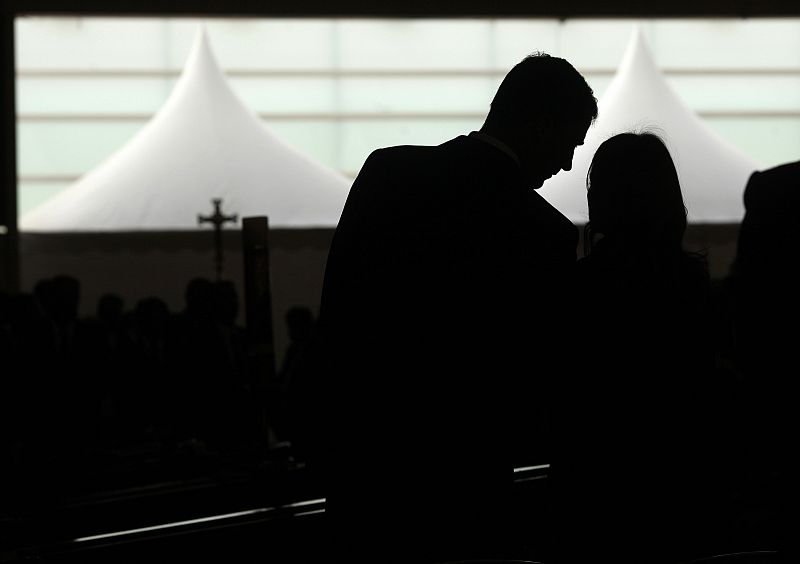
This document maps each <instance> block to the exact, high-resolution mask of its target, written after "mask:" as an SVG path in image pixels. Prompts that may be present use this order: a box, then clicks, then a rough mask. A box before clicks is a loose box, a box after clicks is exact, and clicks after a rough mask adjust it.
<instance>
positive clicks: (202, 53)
mask: <svg viewBox="0 0 800 564" xmlns="http://www.w3.org/2000/svg"><path fill="white" fill-rule="evenodd" d="M195 68H208V69H213V70H215V71H217V72H218V73H219V74H223V72H222V67H220V65H219V61H217V57H216V56H215V55H214V50H213V49H212V48H211V40H210V39H209V36H208V30H207V29H206V26H205V25H203V24H200V25H199V26H197V31H196V32H195V35H194V41H193V42H192V47H191V49H190V50H189V56H188V57H187V58H186V63H185V64H184V66H183V73H182V74H188V73H190V72H191V71H192V70H193V69H195Z"/></svg>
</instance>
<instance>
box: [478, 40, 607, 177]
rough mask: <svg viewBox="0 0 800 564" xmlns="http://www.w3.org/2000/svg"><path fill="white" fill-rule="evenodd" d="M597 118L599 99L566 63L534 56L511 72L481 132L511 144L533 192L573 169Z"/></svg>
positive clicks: (554, 58) (556, 58) (498, 92)
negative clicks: (588, 132)
mask: <svg viewBox="0 0 800 564" xmlns="http://www.w3.org/2000/svg"><path fill="white" fill-rule="evenodd" d="M595 118H597V99H596V98H595V97H594V93H593V92H592V89H591V88H590V87H589V85H588V84H587V83H586V80H585V79H584V78H583V77H582V76H581V75H580V73H579V72H578V71H577V70H575V68H574V67H573V66H572V65H571V64H570V63H568V62H567V61H566V60H564V59H560V58H558V57H551V56H550V55H547V54H544V53H535V54H533V55H530V56H528V57H526V58H525V59H523V60H522V61H521V62H520V63H518V64H517V65H516V66H514V68H512V69H511V70H510V71H509V73H508V74H507V75H506V77H505V78H504V79H503V82H502V83H501V84H500V87H499V88H498V89H497V93H496V94H495V97H494V100H492V105H491V110H490V111H489V115H488V116H487V117H486V123H485V124H484V126H483V127H482V128H481V130H482V131H484V132H485V133H488V134H490V135H492V136H494V137H496V138H498V139H499V140H501V141H503V142H504V143H506V144H508V145H509V146H510V147H511V148H512V149H513V150H514V152H516V154H517V156H518V157H519V159H520V162H521V164H522V169H523V172H524V174H525V176H526V180H527V181H528V182H529V183H530V184H531V186H532V187H533V188H539V187H541V186H542V184H543V183H544V181H545V180H547V179H548V178H550V177H551V176H553V175H555V174H556V173H558V172H559V171H561V170H570V169H571V168H572V156H573V153H574V151H575V147H577V146H578V145H582V144H583V140H584V137H585V135H586V131H587V130H588V129H589V126H590V125H591V124H592V122H594V120H595Z"/></svg>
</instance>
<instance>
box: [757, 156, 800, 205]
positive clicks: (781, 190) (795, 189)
mask: <svg viewBox="0 0 800 564" xmlns="http://www.w3.org/2000/svg"><path fill="white" fill-rule="evenodd" d="M798 198H800V161H795V162H791V163H786V164H782V165H778V166H775V167H772V168H768V169H765V170H761V171H756V172H754V173H753V174H752V175H751V176H750V178H749V179H748V181H747V186H746V187H745V197H744V200H745V208H752V207H753V206H754V205H759V204H760V203H764V204H767V205H769V204H768V202H773V203H777V201H778V200H779V201H780V202H781V204H780V205H783V203H785V202H784V201H785V200H786V199H789V200H791V201H792V202H796V201H797V199H798ZM765 199H766V201H765Z"/></svg>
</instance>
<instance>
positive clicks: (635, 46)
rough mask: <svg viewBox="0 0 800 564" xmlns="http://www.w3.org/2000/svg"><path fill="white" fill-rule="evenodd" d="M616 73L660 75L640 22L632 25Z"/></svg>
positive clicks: (645, 75) (638, 75) (619, 74)
mask: <svg viewBox="0 0 800 564" xmlns="http://www.w3.org/2000/svg"><path fill="white" fill-rule="evenodd" d="M616 74H617V76H623V75H634V76H637V77H640V78H646V77H652V76H654V75H656V76H660V75H661V71H660V70H659V68H658V65H657V64H656V61H655V59H654V58H653V54H652V52H651V51H650V47H649V46H648V44H647V38H646V37H645V34H644V31H643V30H642V26H641V24H636V25H635V26H633V30H632V31H631V37H630V39H629V40H628V46H627V48H626V49H625V54H624V55H623V56H622V61H621V62H620V65H619V69H618V70H617V73H616Z"/></svg>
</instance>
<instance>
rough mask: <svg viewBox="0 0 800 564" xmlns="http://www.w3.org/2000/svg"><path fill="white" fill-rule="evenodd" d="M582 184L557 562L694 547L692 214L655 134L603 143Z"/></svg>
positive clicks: (697, 277) (704, 468)
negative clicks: (687, 243)
mask: <svg viewBox="0 0 800 564" xmlns="http://www.w3.org/2000/svg"><path fill="white" fill-rule="evenodd" d="M587 189H588V203H589V223H588V224H587V225H586V228H585V245H586V249H587V254H586V256H585V257H584V258H582V259H581V260H579V261H578V263H577V267H576V284H577V287H576V294H575V295H576V296H582V299H579V300H578V302H579V303H578V305H577V307H578V311H577V312H576V314H577V315H578V318H579V319H582V320H583V322H582V325H583V332H582V335H581V344H580V345H579V353H580V354H579V355H577V356H579V360H578V361H577V364H576V365H575V364H574V365H573V366H574V367H576V370H575V372H574V373H573V374H574V377H571V378H569V379H568V387H566V388H565V390H566V391H567V392H568V393H569V395H566V394H564V395H563V398H565V399H564V402H563V404H562V409H561V410H560V416H559V419H558V420H557V423H556V433H557V436H558V437H559V446H558V447H557V449H558V450H557V451H556V455H555V456H554V460H553V468H552V477H553V484H554V492H555V503H556V506H555V507H556V510H557V511H558V512H559V517H560V521H559V523H560V529H561V532H562V536H561V538H560V540H559V541H558V542H559V546H558V547H557V554H556V557H557V558H558V556H561V557H562V558H563V559H565V560H566V561H572V559H574V558H575V557H578V556H580V557H589V558H590V559H597V561H606V560H608V561H611V560H612V559H613V560H615V561H640V562H641V561H648V562H651V561H661V560H664V561H666V560H668V559H669V558H675V557H681V556H684V555H691V554H693V551H696V550H700V551H701V552H702V548H701V549H698V548H697V546H696V545H697V544H698V543H701V542H705V540H707V539H705V538H704V539H700V536H698V533H697V531H696V527H695V525H696V520H697V517H698V516H699V515H705V512H706V511H707V509H708V505H709V502H707V501H706V500H705V496H706V495H707V494H708V490H704V487H705V485H706V483H707V478H708V475H709V474H710V473H711V468H710V466H709V459H710V457H712V454H711V452H712V451H711V450H709V449H712V448H713V445H711V444H708V437H709V427H708V422H707V420H708V419H709V418H710V415H709V409H710V407H709V404H708V401H709V391H710V390H709V380H710V377H711V374H712V370H713V358H714V357H713V348H712V347H711V346H710V345H709V342H708V341H709V335H708V332H707V327H708V323H709V321H710V319H709V310H708V307H709V302H708V299H709V290H710V286H709V276H708V270H707V266H706V262H705V260H704V258H703V257H702V256H701V255H698V254H694V253H690V252H687V251H686V250H684V247H683V236H684V232H685V230H686V226H687V219H686V218H687V212H686V208H685V206H684V202H683V197H682V194H681V187H680V182H679V179H678V174H677V171H676V169H675V165H674V163H673V161H672V158H671V156H670V153H669V150H668V149H667V147H666V145H665V144H664V142H663V141H662V140H661V139H660V138H659V137H658V136H656V135H654V134H652V133H623V134H620V135H616V136H614V137H611V138H610V139H608V140H607V141H605V142H604V143H603V144H602V145H600V147H599V148H598V150H597V152H596V154H595V156H594V159H593V161H592V164H591V166H590V168H589V174H588V177H587ZM699 490H700V491H699ZM709 533H710V530H706V531H704V532H703V535H704V536H708V535H709ZM564 534H565V535H566V536H564Z"/></svg>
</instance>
